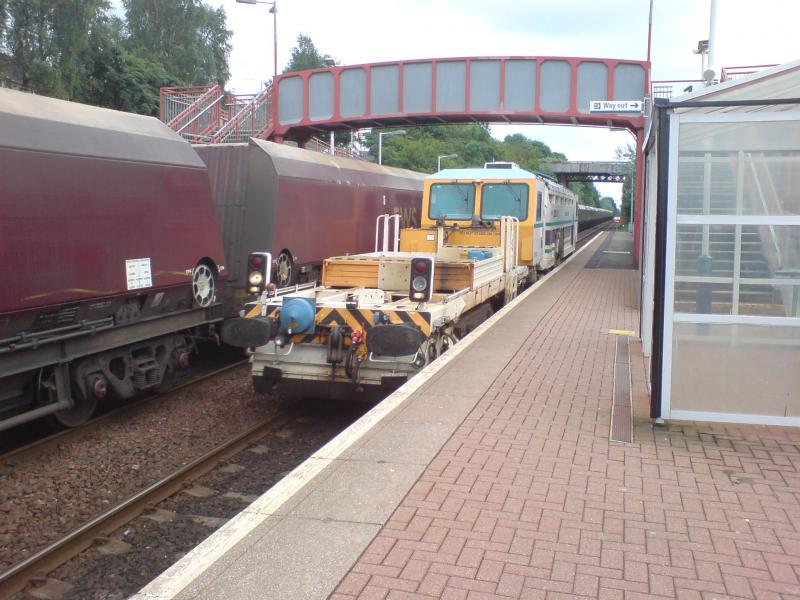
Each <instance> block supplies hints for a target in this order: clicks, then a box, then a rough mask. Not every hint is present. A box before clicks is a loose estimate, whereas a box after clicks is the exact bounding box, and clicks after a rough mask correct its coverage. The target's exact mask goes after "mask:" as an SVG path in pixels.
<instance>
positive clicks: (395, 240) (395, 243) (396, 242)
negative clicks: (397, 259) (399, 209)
mask: <svg viewBox="0 0 800 600" xmlns="http://www.w3.org/2000/svg"><path fill="white" fill-rule="evenodd" d="M392 225H394V228H392ZM381 226H382V227H383V228H382V229H381ZM392 231H394V236H392V237H391V238H390V237H389V235H390V232H392ZM381 233H383V237H381ZM379 239H381V240H382V246H383V252H390V251H391V252H398V251H399V249H400V215H399V214H393V215H388V214H387V215H378V218H377V219H375V252H379V250H378V240H379ZM390 240H391V244H392V247H391V250H390V249H389V241H390Z"/></svg>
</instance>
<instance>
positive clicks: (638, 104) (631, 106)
mask: <svg viewBox="0 0 800 600" xmlns="http://www.w3.org/2000/svg"><path fill="white" fill-rule="evenodd" d="M589 112H593V113H640V112H642V101H641V100H592V101H591V102H589Z"/></svg>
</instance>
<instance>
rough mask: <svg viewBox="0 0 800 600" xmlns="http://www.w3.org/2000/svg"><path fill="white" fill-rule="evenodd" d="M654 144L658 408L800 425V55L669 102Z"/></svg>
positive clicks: (692, 415) (651, 330) (649, 292)
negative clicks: (784, 62)
mask: <svg viewBox="0 0 800 600" xmlns="http://www.w3.org/2000/svg"><path fill="white" fill-rule="evenodd" d="M644 152H645V179H644V182H645V211H644V212H645V214H644V220H643V227H644V244H643V250H642V251H643V261H642V282H643V283H642V303H641V308H642V313H641V319H642V323H641V326H642V342H643V347H644V350H645V354H646V355H649V356H650V361H651V362H650V367H651V417H653V418H657V419H658V418H661V419H668V420H698V421H720V422H737V423H755V424H759V423H760V424H775V425H794V426H797V425H800V61H796V62H793V63H788V64H785V65H781V66H778V67H773V68H770V69H768V70H765V71H760V72H758V73H755V74H753V75H749V76H747V77H744V78H741V79H737V80H733V81H730V82H726V83H723V84H719V85H714V86H710V87H707V88H704V89H702V90H700V91H697V92H693V93H689V94H686V95H683V96H679V97H676V98H672V99H670V100H656V102H655V105H654V106H653V108H652V111H651V115H650V119H649V121H648V126H647V131H646V136H645V143H644Z"/></svg>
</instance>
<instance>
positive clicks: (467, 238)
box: [445, 228, 500, 248]
mask: <svg viewBox="0 0 800 600" xmlns="http://www.w3.org/2000/svg"><path fill="white" fill-rule="evenodd" d="M445 237H446V239H445V243H446V244H449V245H451V246H471V247H474V248H494V247H497V246H499V245H500V231H499V230H498V229H474V228H470V229H449V230H447V231H446V233H445Z"/></svg>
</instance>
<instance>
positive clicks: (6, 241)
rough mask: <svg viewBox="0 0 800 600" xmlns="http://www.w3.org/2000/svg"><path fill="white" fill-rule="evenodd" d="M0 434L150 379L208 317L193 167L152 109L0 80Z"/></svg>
mask: <svg viewBox="0 0 800 600" xmlns="http://www.w3.org/2000/svg"><path fill="white" fill-rule="evenodd" d="M0 131H2V136H0V183H1V185H0V256H2V257H3V259H4V274H5V276H4V278H3V280H4V285H3V286H2V287H0V429H4V428H7V427H10V426H13V425H15V424H17V423H20V422H24V421H26V420H30V419H32V418H35V417H38V416H43V415H48V414H49V415H53V416H54V418H56V419H58V420H59V421H60V422H61V423H63V424H67V425H73V424H77V423H80V422H82V421H84V420H85V419H86V418H88V416H89V415H91V413H92V412H93V410H94V406H95V404H96V403H97V401H98V400H99V399H100V398H102V397H104V396H105V395H106V393H108V392H114V393H115V394H116V395H117V396H121V397H127V396H130V395H133V394H134V393H136V392H138V391H141V390H144V389H151V388H156V387H158V386H159V385H161V384H163V383H164V382H165V380H167V379H168V378H169V377H170V375H171V373H172V372H174V370H175V369H176V368H178V367H179V366H180V365H182V364H184V363H185V362H186V361H187V360H188V355H189V352H190V350H191V348H192V346H193V338H194V336H195V335H196V334H198V333H199V332H200V330H199V329H198V328H203V327H206V326H207V325H208V324H210V323H213V322H214V321H218V320H220V319H221V317H222V315H221V311H220V310H219V303H218V300H217V290H218V287H219V286H220V285H221V284H222V283H223V282H224V278H225V261H224V258H223V251H222V244H221V242H220V238H219V234H218V231H217V224H216V220H215V218H214V214H213V211H212V206H211V197H210V194H211V192H210V188H209V184H208V176H207V173H206V169H205V166H204V165H203V162H202V161H201V160H200V158H199V157H198V156H197V154H195V152H194V151H193V150H192V148H191V146H190V145H189V144H187V143H186V142H185V141H184V140H182V139H181V138H180V136H178V135H177V134H176V133H175V132H173V131H171V130H170V129H169V128H168V127H167V126H166V125H164V124H163V123H161V122H159V121H158V120H157V119H154V118H151V117H143V116H139V115H132V114H127V113H122V112H118V111H112V110H107V109H101V108H95V107H90V106H85V105H81V104H75V103H70V102H64V101H61V100H55V99H52V98H45V97H42V96H35V95H32V94H25V93H21V92H14V91H11V90H2V89H0Z"/></svg>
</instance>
